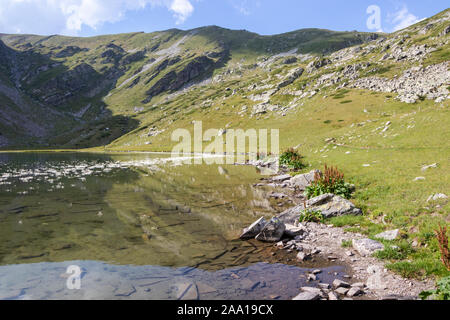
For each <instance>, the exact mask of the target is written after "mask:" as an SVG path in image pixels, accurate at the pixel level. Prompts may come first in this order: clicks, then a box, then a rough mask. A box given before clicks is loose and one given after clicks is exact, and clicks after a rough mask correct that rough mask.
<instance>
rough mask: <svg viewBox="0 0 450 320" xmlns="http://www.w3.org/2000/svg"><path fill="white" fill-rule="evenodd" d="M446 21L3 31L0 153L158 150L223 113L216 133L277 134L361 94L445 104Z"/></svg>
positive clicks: (445, 17) (438, 18)
mask: <svg viewBox="0 0 450 320" xmlns="http://www.w3.org/2000/svg"><path fill="white" fill-rule="evenodd" d="M449 15H450V11H449V10H446V11H444V12H442V13H440V14H438V15H437V16H435V17H432V18H430V19H428V20H425V21H422V22H420V23H419V24H417V25H415V26H412V27H409V28H407V29H405V30H402V31H400V32H397V33H394V34H389V35H386V34H368V33H359V32H332V31H328V30H319V29H304V30H299V31H294V32H291V33H286V34H282V35H276V36H260V35H257V34H254V33H250V32H247V31H233V30H227V29H222V28H219V27H205V28H199V29H195V30H191V31H180V30H176V29H174V30H168V31H164V32H155V33H150V34H146V33H132V34H120V35H113V36H99V37H93V38H71V37H62V36H47V37H42V36H35V35H5V34H1V35H0V61H1V64H0V103H1V108H0V133H1V135H0V146H1V148H3V149H8V148H30V147H48V148H60V147H64V148H67V147H70V148H82V147H92V146H101V145H107V144H110V143H112V145H111V147H123V148H128V149H153V150H163V149H168V148H169V147H170V145H171V143H170V141H168V138H169V136H170V135H169V133H170V132H171V131H172V129H175V128H177V127H187V126H188V123H189V121H187V122H186V121H183V120H203V119H205V120H207V119H210V118H214V119H216V118H220V114H221V113H222V112H224V111H225V110H226V112H227V113H228V114H229V119H228V120H224V121H222V122H223V123H220V124H217V126H218V127H222V126H225V125H227V124H228V126H229V127H232V124H233V120H236V119H239V120H241V118H242V120H244V123H243V121H239V122H241V123H242V125H243V127H255V126H256V127H258V126H259V124H262V123H263V122H264V121H260V120H264V119H265V120H268V119H270V120H274V121H275V123H276V125H277V126H278V127H280V128H282V127H283V126H284V124H285V121H284V119H283V117H286V116H287V114H289V113H295V112H298V111H299V110H300V109H302V108H303V107H307V106H308V104H311V103H312V102H314V101H316V100H317V99H323V101H324V102H325V103H328V102H330V101H332V102H336V100H338V99H340V98H343V97H344V96H345V95H346V94H347V93H349V92H356V91H358V90H361V89H365V90H369V91H371V92H380V93H388V94H389V97H390V98H392V99H397V100H399V101H401V102H404V103H420V102H422V101H423V100H425V99H431V100H433V101H435V102H436V103H442V102H446V100H447V98H448V94H449V91H448V89H449V88H448V83H449V80H450V76H449V71H448V63H449V51H448V34H449ZM390 98H388V99H390ZM341 102H342V103H343V104H344V102H345V103H349V104H352V102H353V101H350V100H343V101H341ZM224 109H225V110H224ZM217 116H219V117H217ZM280 116H281V118H280ZM214 125H215V123H214ZM157 136H160V137H157Z"/></svg>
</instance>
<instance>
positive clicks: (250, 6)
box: [229, 0, 261, 16]
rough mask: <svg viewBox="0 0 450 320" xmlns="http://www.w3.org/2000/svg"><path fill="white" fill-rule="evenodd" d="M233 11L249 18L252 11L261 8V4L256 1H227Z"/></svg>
mask: <svg viewBox="0 0 450 320" xmlns="http://www.w3.org/2000/svg"><path fill="white" fill-rule="evenodd" d="M229 1H230V3H231V5H232V6H233V8H234V9H235V10H237V11H238V12H239V13H240V14H242V15H244V16H249V15H251V14H252V13H253V11H254V9H256V8H259V7H260V6H261V2H260V1H258V0H250V1H248V0H229Z"/></svg>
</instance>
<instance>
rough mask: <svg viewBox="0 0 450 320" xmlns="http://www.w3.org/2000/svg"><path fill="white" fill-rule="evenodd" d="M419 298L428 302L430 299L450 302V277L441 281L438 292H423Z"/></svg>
mask: <svg viewBox="0 0 450 320" xmlns="http://www.w3.org/2000/svg"><path fill="white" fill-rule="evenodd" d="M419 297H420V298H421V299H422V300H426V299H428V298H429V297H431V298H433V299H434V300H450V276H448V277H445V278H442V279H441V280H439V281H438V282H437V288H436V290H429V291H422V292H421V293H420V295H419Z"/></svg>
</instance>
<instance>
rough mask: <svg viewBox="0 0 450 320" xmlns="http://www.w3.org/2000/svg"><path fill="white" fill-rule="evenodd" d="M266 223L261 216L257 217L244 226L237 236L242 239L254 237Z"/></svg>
mask: <svg viewBox="0 0 450 320" xmlns="http://www.w3.org/2000/svg"><path fill="white" fill-rule="evenodd" d="M266 224H267V221H266V219H264V218H263V217H261V218H259V219H258V220H256V221H255V222H254V223H253V224H252V225H251V226H250V227H248V228H245V229H244V231H243V232H242V234H241V236H240V237H239V238H240V239H242V240H248V239H252V238H254V237H256V236H257V235H258V234H259V233H260V232H261V231H262V229H263V228H264V226H265V225H266Z"/></svg>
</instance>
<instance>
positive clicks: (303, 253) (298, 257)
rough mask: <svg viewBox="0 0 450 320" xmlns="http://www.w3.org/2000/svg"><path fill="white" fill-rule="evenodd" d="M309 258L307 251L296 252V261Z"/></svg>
mask: <svg viewBox="0 0 450 320" xmlns="http://www.w3.org/2000/svg"><path fill="white" fill-rule="evenodd" d="M308 258H309V254H307V253H305V252H302V251H301V252H299V253H298V254H297V260H298V261H305V260H306V259H308Z"/></svg>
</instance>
